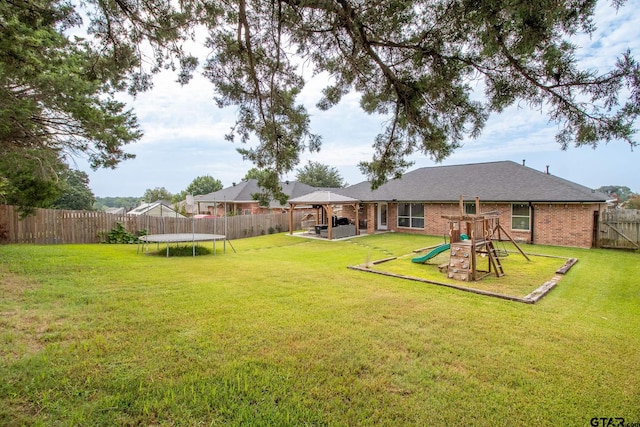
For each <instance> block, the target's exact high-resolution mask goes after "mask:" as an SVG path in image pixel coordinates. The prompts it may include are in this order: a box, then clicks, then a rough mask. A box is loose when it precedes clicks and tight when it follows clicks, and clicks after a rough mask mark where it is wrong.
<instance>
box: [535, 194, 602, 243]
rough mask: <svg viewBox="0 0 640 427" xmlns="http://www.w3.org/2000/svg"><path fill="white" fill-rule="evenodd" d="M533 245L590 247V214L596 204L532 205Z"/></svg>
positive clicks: (592, 224) (591, 217)
mask: <svg viewBox="0 0 640 427" xmlns="http://www.w3.org/2000/svg"><path fill="white" fill-rule="evenodd" d="M533 209H534V221H535V224H534V233H535V236H534V237H535V243H537V244H541V245H558V246H576V247H582V248H590V247H592V246H593V243H594V242H593V228H594V226H595V225H594V221H593V213H594V212H595V211H598V210H599V205H597V204H571V203H569V204H548V203H547V204H545V203H535V204H534V205H533Z"/></svg>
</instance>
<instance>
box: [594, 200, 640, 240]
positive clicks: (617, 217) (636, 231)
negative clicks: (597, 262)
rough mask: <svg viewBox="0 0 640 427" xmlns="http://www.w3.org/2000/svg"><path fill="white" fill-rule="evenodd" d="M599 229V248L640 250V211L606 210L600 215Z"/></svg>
mask: <svg viewBox="0 0 640 427" xmlns="http://www.w3.org/2000/svg"><path fill="white" fill-rule="evenodd" d="M598 229H599V233H598V247H601V248H619V249H640V210H637V209H611V210H606V211H604V212H602V213H601V214H600V217H599V224H598Z"/></svg>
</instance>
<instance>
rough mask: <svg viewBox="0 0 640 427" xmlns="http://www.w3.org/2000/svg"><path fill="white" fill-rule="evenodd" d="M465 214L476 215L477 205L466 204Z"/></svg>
mask: <svg viewBox="0 0 640 427" xmlns="http://www.w3.org/2000/svg"><path fill="white" fill-rule="evenodd" d="M464 213H465V215H475V214H476V204H475V203H465V204H464Z"/></svg>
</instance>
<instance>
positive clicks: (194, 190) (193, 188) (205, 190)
mask: <svg viewBox="0 0 640 427" xmlns="http://www.w3.org/2000/svg"><path fill="white" fill-rule="evenodd" d="M218 190H222V182H221V181H220V180H219V179H215V178H214V177H212V176H210V175H204V176H199V177H197V178H195V179H194V180H193V181H191V184H189V186H188V187H187V188H186V189H184V190H183V191H181V192H180V193H178V194H175V195H174V196H173V199H172V200H173V201H174V202H175V203H178V202H180V201H182V200H184V199H185V198H186V197H187V195H188V194H192V195H194V196H195V195H199V194H209V193H213V192H214V191H218Z"/></svg>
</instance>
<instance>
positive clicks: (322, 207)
mask: <svg viewBox="0 0 640 427" xmlns="http://www.w3.org/2000/svg"><path fill="white" fill-rule="evenodd" d="M359 204H360V200H357V199H354V198H352V197H347V196H343V195H341V194H337V193H333V192H331V191H324V190H319V191H314V192H313V193H309V194H305V195H304V196H301V197H296V198H295V199H290V200H289V234H293V211H294V209H295V207H296V206H312V207H313V208H315V209H316V225H317V226H326V229H327V238H328V239H329V240H331V239H333V237H334V228H335V224H334V223H333V221H332V220H331V219H332V218H333V210H334V206H351V207H353V210H354V212H355V224H356V226H355V234H360V231H359V229H358V205H359ZM320 218H326V219H327V221H326V223H324V224H323V223H319V221H320Z"/></svg>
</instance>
